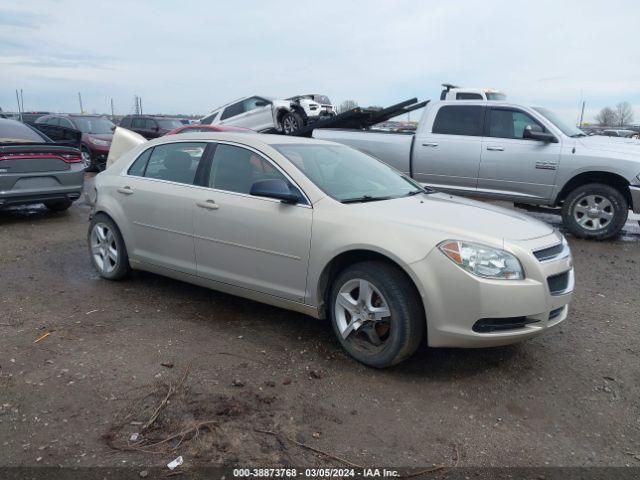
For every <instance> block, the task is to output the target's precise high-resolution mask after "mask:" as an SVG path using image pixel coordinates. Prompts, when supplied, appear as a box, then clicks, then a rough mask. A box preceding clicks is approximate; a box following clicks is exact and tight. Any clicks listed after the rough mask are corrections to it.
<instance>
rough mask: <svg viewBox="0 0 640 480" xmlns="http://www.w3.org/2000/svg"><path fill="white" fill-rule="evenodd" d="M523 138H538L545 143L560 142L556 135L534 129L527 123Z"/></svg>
mask: <svg viewBox="0 0 640 480" xmlns="http://www.w3.org/2000/svg"><path fill="white" fill-rule="evenodd" d="M522 138H526V139H527V140H538V141H540V142H545V143H558V139H557V138H556V137H555V135H553V134H551V133H547V132H540V131H538V130H534V129H533V128H532V127H531V125H527V126H526V127H524V132H522Z"/></svg>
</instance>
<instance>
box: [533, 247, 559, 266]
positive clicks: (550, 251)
mask: <svg viewBox="0 0 640 480" xmlns="http://www.w3.org/2000/svg"><path fill="white" fill-rule="evenodd" d="M562 250H564V245H563V244H562V243H559V244H558V245H554V246H553V247H547V248H543V249H542V250H536V251H535V252H533V254H534V255H535V257H536V258H537V259H538V260H540V261H541V262H544V261H546V260H551V259H553V258H556V257H557V256H558V255H560V254H561V253H562Z"/></svg>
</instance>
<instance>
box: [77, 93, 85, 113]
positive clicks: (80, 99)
mask: <svg viewBox="0 0 640 480" xmlns="http://www.w3.org/2000/svg"><path fill="white" fill-rule="evenodd" d="M78 102H80V114H82V113H83V112H84V109H83V108H82V94H80V92H78Z"/></svg>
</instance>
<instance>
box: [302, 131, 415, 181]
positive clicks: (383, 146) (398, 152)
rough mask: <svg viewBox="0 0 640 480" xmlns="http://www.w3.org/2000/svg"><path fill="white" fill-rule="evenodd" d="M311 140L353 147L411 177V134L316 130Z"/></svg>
mask: <svg viewBox="0 0 640 480" xmlns="http://www.w3.org/2000/svg"><path fill="white" fill-rule="evenodd" d="M313 138H317V139H318V140H329V141H332V142H336V143H342V144H344V145H348V146H350V147H353V148H355V149H357V150H360V151H361V152H365V153H368V154H369V155H371V156H373V157H376V158H378V159H379V160H382V161H383V162H385V163H387V164H388V165H390V166H392V167H393V168H396V169H398V170H400V171H401V172H402V173H405V174H407V175H411V148H412V145H413V133H389V132H373V131H367V130H363V131H358V130H332V129H329V128H327V129H325V128H322V129H316V130H314V131H313Z"/></svg>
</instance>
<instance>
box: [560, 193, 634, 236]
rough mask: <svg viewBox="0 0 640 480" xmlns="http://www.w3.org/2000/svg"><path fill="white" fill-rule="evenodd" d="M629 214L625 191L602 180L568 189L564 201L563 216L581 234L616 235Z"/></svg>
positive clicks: (569, 228)
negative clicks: (569, 190) (623, 192)
mask: <svg viewBox="0 0 640 480" xmlns="http://www.w3.org/2000/svg"><path fill="white" fill-rule="evenodd" d="M628 215H629V205H628V203H627V200H626V199H625V198H624V195H623V194H622V193H621V192H620V191H619V190H617V189H616V188H614V187H611V186H609V185H605V184H603V183H589V184H586V185H582V186H580V187H577V188H576V189H574V190H572V191H571V192H569V195H567V198H566V199H565V201H564V203H563V205H562V220H563V222H564V224H565V226H566V227H567V229H568V230H569V231H570V232H571V233H572V234H573V235H574V236H576V237H578V238H586V239H589V240H606V239H608V238H612V237H615V236H617V235H618V234H619V233H620V231H621V230H622V227H623V226H624V224H625V222H626V221H627V217H628Z"/></svg>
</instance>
